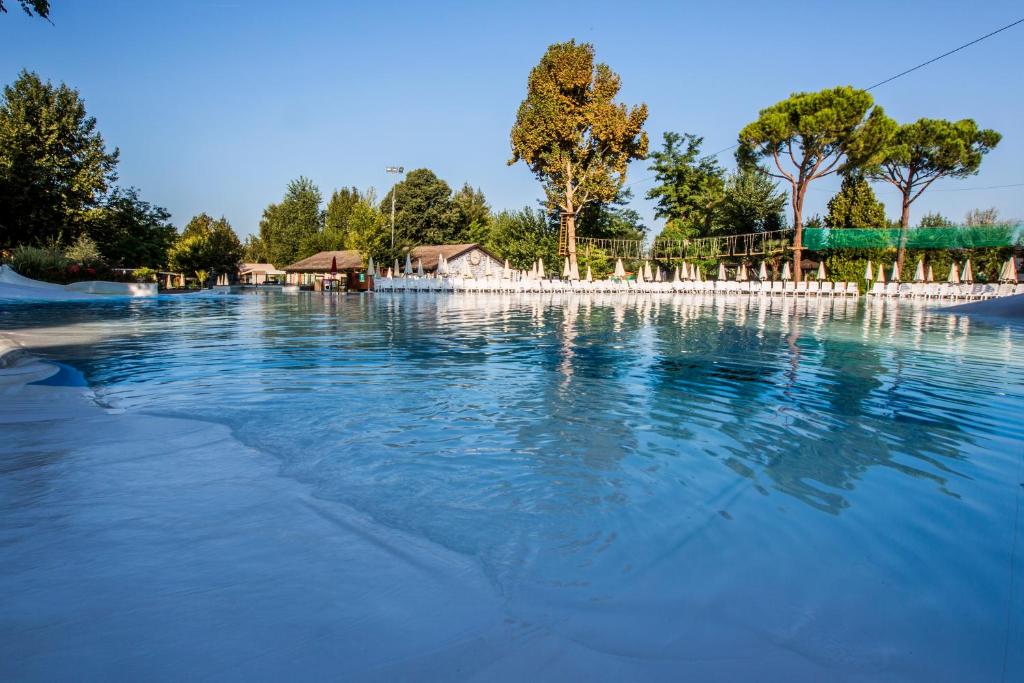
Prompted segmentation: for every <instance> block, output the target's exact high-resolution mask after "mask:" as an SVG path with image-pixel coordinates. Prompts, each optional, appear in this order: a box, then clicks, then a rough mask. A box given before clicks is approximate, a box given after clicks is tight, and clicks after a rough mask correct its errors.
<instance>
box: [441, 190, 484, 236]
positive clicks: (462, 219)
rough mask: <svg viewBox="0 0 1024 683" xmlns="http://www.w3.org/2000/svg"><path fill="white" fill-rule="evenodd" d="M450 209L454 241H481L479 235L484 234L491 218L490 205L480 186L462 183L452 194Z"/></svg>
mask: <svg viewBox="0 0 1024 683" xmlns="http://www.w3.org/2000/svg"><path fill="white" fill-rule="evenodd" d="M451 211H452V221H453V223H454V226H453V227H454V232H455V234H454V241H455V242H460V243H461V242H480V241H482V240H481V236H482V235H486V233H487V223H488V222H489V221H490V218H491V207H489V206H488V205H487V199H486V198H485V197H484V193H483V191H482V190H480V188H475V189H474V188H473V186H471V185H470V184H469V183H465V184H463V186H462V189H460V190H458V191H457V192H456V193H455V194H454V195H453V196H452V201H451Z"/></svg>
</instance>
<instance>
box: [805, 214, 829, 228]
mask: <svg viewBox="0 0 1024 683" xmlns="http://www.w3.org/2000/svg"><path fill="white" fill-rule="evenodd" d="M804 227H805V228H823V227H825V219H824V218H822V217H821V214H820V213H816V214H814V215H812V216H811V217H810V218H808V219H807V220H806V221H804Z"/></svg>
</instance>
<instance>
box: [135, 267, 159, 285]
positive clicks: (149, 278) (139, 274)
mask: <svg viewBox="0 0 1024 683" xmlns="http://www.w3.org/2000/svg"><path fill="white" fill-rule="evenodd" d="M132 278H134V280H135V281H136V282H156V271H155V270H153V269H152V268H136V269H135V270H133V271H132Z"/></svg>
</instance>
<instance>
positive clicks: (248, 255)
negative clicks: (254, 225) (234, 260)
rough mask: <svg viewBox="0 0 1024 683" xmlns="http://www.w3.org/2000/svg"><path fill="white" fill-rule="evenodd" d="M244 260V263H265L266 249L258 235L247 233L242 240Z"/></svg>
mask: <svg viewBox="0 0 1024 683" xmlns="http://www.w3.org/2000/svg"><path fill="white" fill-rule="evenodd" d="M242 261H243V262H244V263H265V262H266V261H267V254H266V249H265V248H264V246H263V240H261V239H260V238H259V236H258V235H246V236H245V241H244V242H242Z"/></svg>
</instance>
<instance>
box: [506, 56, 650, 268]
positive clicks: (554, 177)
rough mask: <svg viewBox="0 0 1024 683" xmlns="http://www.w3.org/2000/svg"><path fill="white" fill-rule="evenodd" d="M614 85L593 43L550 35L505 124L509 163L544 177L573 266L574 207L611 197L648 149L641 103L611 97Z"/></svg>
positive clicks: (616, 78) (615, 77)
mask: <svg viewBox="0 0 1024 683" xmlns="http://www.w3.org/2000/svg"><path fill="white" fill-rule="evenodd" d="M620 87H621V82H620V78H619V76H618V75H617V74H616V73H615V72H613V71H612V70H611V68H609V66H608V65H607V64H596V65H595V64H594V46H593V45H590V44H589V43H581V44H577V43H576V41H574V40H570V41H569V42H567V43H556V44H554V45H551V46H550V47H548V49H547V51H546V52H545V53H544V56H543V57H541V60H540V63H539V64H538V65H537V66H535V67H534V68H533V70H532V71H531V72H530V77H529V80H528V81H527V93H526V99H524V100H523V102H522V104H520V105H519V112H518V114H517V115H516V122H515V125H514V126H513V127H512V133H511V143H512V158H511V159H510V160H509V164H510V165H511V164H514V163H516V162H518V161H520V160H522V161H523V162H525V163H526V164H527V166H529V167H530V170H531V171H533V173H534V175H536V176H537V178H538V179H539V180H540V181H541V183H542V184H543V185H544V192H545V194H546V196H547V203H548V208H549V210H550V211H552V212H553V211H555V210H560V211H561V212H562V214H563V215H564V216H565V218H566V229H567V234H568V240H569V244H568V247H569V259H570V261H571V263H572V265H573V268H578V262H577V258H576V217H577V213H578V212H579V211H580V209H582V208H583V207H585V206H586V205H587V204H589V203H590V202H611V201H612V200H614V198H615V197H616V195H617V194H618V192H619V190H620V189H622V187H623V185H624V184H625V181H626V171H627V168H628V166H629V162H630V161H631V160H633V159H643V158H645V157H646V156H647V133H645V132H644V130H643V126H644V122H646V120H647V105H645V104H641V105H638V106H634V107H627V106H626V105H624V104H621V103H618V102H616V101H615V97H616V96H617V95H618V93H619V89H620Z"/></svg>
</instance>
